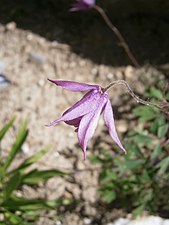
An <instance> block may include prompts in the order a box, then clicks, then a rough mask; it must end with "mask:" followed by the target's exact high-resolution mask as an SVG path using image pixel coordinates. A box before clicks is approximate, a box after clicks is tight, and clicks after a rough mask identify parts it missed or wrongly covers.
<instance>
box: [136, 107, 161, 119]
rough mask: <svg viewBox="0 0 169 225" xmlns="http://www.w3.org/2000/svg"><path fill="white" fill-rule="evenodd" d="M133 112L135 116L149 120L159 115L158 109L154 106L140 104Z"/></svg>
mask: <svg viewBox="0 0 169 225" xmlns="http://www.w3.org/2000/svg"><path fill="white" fill-rule="evenodd" d="M132 112H133V114H134V115H135V116H138V117H139V119H140V121H144V122H145V121H149V120H152V119H154V118H156V116H157V111H155V110H154V108H152V107H150V106H139V107H137V108H136V109H134V110H133V111H132Z"/></svg>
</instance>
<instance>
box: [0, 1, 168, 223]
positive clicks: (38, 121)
mask: <svg viewBox="0 0 169 225" xmlns="http://www.w3.org/2000/svg"><path fill="white" fill-rule="evenodd" d="M0 3H1V7H0V73H1V78H0V128H2V127H3V126H4V125H5V124H6V123H7V122H8V121H9V120H10V119H11V118H12V117H13V116H14V115H15V116H16V121H15V123H14V125H13V128H12V129H11V130H10V133H9V134H8V136H5V138H4V139H3V141H2V142H1V157H2V158H6V157H7V156H8V154H9V147H10V146H11V144H12V143H13V140H14V139H15V135H16V131H17V129H18V127H19V124H20V123H21V121H23V120H24V118H25V117H26V116H29V122H28V129H29V136H28V138H27V139H26V141H25V143H24V144H23V146H22V148H21V152H20V153H19V154H18V155H17V158H16V160H15V163H13V167H14V168H15V167H16V165H19V163H20V162H22V161H23V160H25V159H26V158H28V157H30V156H32V155H33V154H36V153H37V152H38V151H39V149H41V148H43V147H44V146H46V145H48V144H51V149H50V151H49V152H48V153H47V154H46V155H45V156H44V157H43V158H42V159H41V160H40V161H39V162H38V163H37V165H36V166H37V167H38V168H40V169H42V170H43V169H59V170H62V171H65V172H70V173H71V176H68V177H66V178H65V177H53V178H51V179H48V180H47V181H46V182H42V183H40V184H38V185H36V186H28V185H24V186H23V187H22V188H20V193H21V195H24V196H27V197H28V198H35V197H36V198H40V197H43V198H46V199H49V200H50V199H52V200H53V199H58V198H65V199H71V201H72V203H71V204H70V205H69V206H61V207H60V208H59V209H57V210H53V211H52V213H53V214H52V215H54V214H55V212H56V214H57V217H56V216H55V218H54V217H52V215H50V213H48V214H47V213H46V214H42V215H41V217H40V219H38V222H37V224H40V225H42V224H46V225H54V224H64V225H70V224H71V225H76V224H78V225H85V224H114V221H115V220H116V219H118V218H120V217H127V218H129V219H131V218H132V215H133V214H131V213H132V212H133V211H134V210H135V214H139V213H143V214H145V215H151V214H153V215H156V216H161V218H165V219H166V218H168V217H169V207H168V206H167V204H168V203H167V201H168V200H166V199H169V193H168V182H167V179H168V175H167V173H168V165H169V162H168V161H169V160H168V158H167V157H168V154H169V149H168V138H169V137H168V121H167V117H166V114H165V113H162V112H160V111H157V110H155V109H152V108H151V107H147V108H144V107H143V108H137V107H138V106H139V105H138V103H137V102H136V101H135V100H134V99H131V97H130V96H129V95H128V93H127V91H126V90H125V88H124V87H121V86H118V87H117V86H116V87H113V88H112V89H111V90H110V91H109V96H110V100H111V102H112V106H113V110H114V116H115V121H116V127H117V130H118V134H119V136H120V139H121V142H122V143H123V145H124V146H125V147H126V149H127V152H129V154H128V158H125V160H123V158H124V156H123V155H122V154H121V153H120V150H119V149H118V148H116V147H115V145H114V143H113V141H112V140H111V138H110V137H109V135H108V133H107V129H106V127H105V126H104V121H103V119H102V118H101V119H100V121H99V125H98V128H97V131H96V133H95V136H94V138H93V139H92V140H91V142H90V143H89V146H88V150H87V160H86V161H84V160H83V154H82V151H81V149H80V147H79V145H78V141H77V137H76V133H75V132H74V130H73V128H72V127H69V126H67V125H66V124H64V123H61V124H59V125H57V126H56V127H50V128H48V127H45V126H44V125H45V124H48V123H49V122H50V121H53V120H55V119H57V118H58V117H60V116H61V114H62V113H63V112H64V111H65V110H66V109H67V108H68V107H69V106H71V105H72V104H74V103H75V102H76V101H77V100H78V99H79V98H81V97H82V93H76V94H75V93H73V92H68V91H65V90H62V89H61V88H59V87H56V86H55V85H52V84H51V83H49V82H48V81H47V78H51V79H63V80H74V81H78V82H85V83H95V84H99V85H101V86H106V85H108V84H109V83H110V82H111V81H114V80H117V79H125V80H126V81H127V82H128V83H129V84H130V86H131V87H132V89H133V91H134V92H135V93H136V94H137V95H138V96H140V97H141V98H143V99H145V100H148V101H155V102H157V103H164V102H165V101H167V99H168V98H169V96H168V93H169V87H168V78H169V1H168V0H149V1H146V0H145V1H143V0H106V1H104V2H103V1H98V2H97V4H98V5H100V6H102V7H103V8H104V10H105V12H106V13H107V15H108V16H109V18H110V19H111V21H112V22H113V24H114V25H116V26H117V27H118V29H119V30H120V32H121V33H122V34H123V36H124V37H125V40H126V42H127V43H128V45H129V47H130V49H131V51H132V53H133V55H134V56H135V58H136V59H137V61H138V62H139V64H140V65H141V66H140V67H139V68H135V67H133V66H132V64H131V62H130V60H129V58H128V57H127V55H126V53H125V52H124V49H123V48H122V47H121V46H120V44H119V41H118V40H117V38H116V37H115V35H114V33H112V32H111V31H110V30H109V28H108V27H107V26H106V24H105V22H104V21H103V20H102V18H101V17H100V16H99V14H98V13H97V12H96V11H94V10H87V11H82V12H70V11H69V9H70V7H71V4H72V1H68V0H29V1H22V0H13V1H10V0H1V1H0ZM153 110H154V111H153ZM154 115H155V116H154ZM159 121H160V122H159ZM161 127H162V128H161ZM161 130H162V131H161ZM130 138H131V141H130ZM132 138H133V139H132ZM148 138H150V139H151V140H150V139H148ZM151 143H152V144H151ZM137 144H138V145H137ZM149 144H150V146H149ZM154 149H156V152H155V153H153V151H154ZM134 151H136V153H135V155H134V156H133V155H131V152H134ZM139 151H141V153H140V155H141V154H142V156H140V155H139V153H138V152H139ZM105 154H107V155H105ZM137 154H138V155H139V156H138V155H137ZM152 154H154V155H153V157H154V158H152ZM130 156H131V158H130ZM106 157H107V158H106ZM126 157H127V156H126ZM139 157H141V158H139ZM118 160H119V161H118ZM120 160H121V161H120ZM162 160H164V162H163V163H161V164H160V162H162ZM111 161H112V162H113V164H112V163H111ZM146 163H149V164H146ZM164 163H165V165H164ZM126 164H127V166H126V167H125V166H124V165H126ZM144 168H146V170H145V171H143V170H144ZM153 168H155V169H154V170H153ZM122 169H123V170H122ZM157 170H160V172H159V173H158V171H157ZM112 171H114V172H113V173H112ZM126 171H127V172H126ZM142 172H144V174H143V173H142ZM163 174H164V176H163ZM139 176H140V177H142V180H141V179H140V180H137V178H138V177H139ZM126 177H127V178H128V180H127V179H126ZM160 178H161V180H162V181H161V183H158V181H159V179H160ZM163 178H164V180H163ZM125 179H126V180H125ZM120 181H121V183H120ZM137 182H138V183H137ZM135 184H136V185H135ZM106 185H107V186H106ZM132 185H133V186H132ZM139 187H141V189H139ZM132 189H133V193H134V194H133V196H134V197H133V198H132V192H131V191H129V190H132ZM143 190H147V192H146V193H142V191H143ZM156 193H161V195H160V196H158V198H157V195H156ZM163 193H164V195H163ZM119 196H120V197H119ZM138 196H139V197H138ZM137 197H138V198H137ZM165 200H166V201H165ZM151 202H152V203H153V204H152V205H151V204H150V203H151ZM153 205H155V206H154V208H153ZM163 206H164V207H163ZM139 207H140V208H139ZM137 210H138V212H137ZM139 210H140V211H139ZM16 224H17V223H16ZM28 224H29V223H28ZM125 224H127V222H126V223H125ZM159 224H160V223H159Z"/></svg>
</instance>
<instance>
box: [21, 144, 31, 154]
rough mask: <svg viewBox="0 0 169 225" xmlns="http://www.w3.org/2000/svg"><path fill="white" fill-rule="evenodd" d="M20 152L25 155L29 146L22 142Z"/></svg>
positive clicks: (28, 150)
mask: <svg viewBox="0 0 169 225" xmlns="http://www.w3.org/2000/svg"><path fill="white" fill-rule="evenodd" d="M22 152H23V153H24V154H25V155H28V154H29V152H30V148H29V145H28V143H24V144H23V145H22Z"/></svg>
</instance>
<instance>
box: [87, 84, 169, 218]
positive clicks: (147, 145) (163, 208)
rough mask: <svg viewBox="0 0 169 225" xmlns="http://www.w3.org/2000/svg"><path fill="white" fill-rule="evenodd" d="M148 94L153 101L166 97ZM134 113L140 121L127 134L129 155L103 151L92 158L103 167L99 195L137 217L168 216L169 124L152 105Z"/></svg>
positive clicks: (136, 109)
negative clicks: (148, 215)
mask: <svg viewBox="0 0 169 225" xmlns="http://www.w3.org/2000/svg"><path fill="white" fill-rule="evenodd" d="M148 94H149V96H152V100H151V101H154V102H157V99H158V101H159V99H161V100H162V99H163V98H164V97H163V94H162V92H161V91H160V90H159V89H158V88H155V87H153V88H150V89H149V90H148ZM165 99H166V100H169V95H168V94H167V96H165ZM132 113H133V114H134V115H135V116H136V117H137V118H139V121H140V122H139V123H138V126H137V127H136V128H134V129H135V130H134V131H130V132H128V133H127V135H126V137H127V143H126V149H127V154H126V155H122V156H120V155H117V156H115V157H112V154H111V153H110V152H108V150H106V149H102V150H101V154H100V155H99V156H93V157H92V159H91V161H92V162H93V163H97V164H100V165H101V172H100V177H99V182H100V188H99V194H100V196H101V199H102V201H103V202H104V203H107V204H108V205H110V206H113V207H120V208H124V209H125V210H126V211H128V212H133V215H135V216H136V215H139V214H142V213H143V211H148V212H149V213H157V214H158V213H159V214H160V213H161V214H165V213H169V202H168V197H169V195H168V193H169V192H168V190H169V137H168V135H169V123H168V121H167V118H166V116H165V114H164V113H162V112H161V111H160V110H159V109H156V108H153V107H150V106H146V105H142V106H138V107H136V108H135V109H133V111H132Z"/></svg>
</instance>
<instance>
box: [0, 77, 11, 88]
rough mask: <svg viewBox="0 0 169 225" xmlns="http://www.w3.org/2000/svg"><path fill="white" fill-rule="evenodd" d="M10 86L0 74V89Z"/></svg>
mask: <svg viewBox="0 0 169 225" xmlns="http://www.w3.org/2000/svg"><path fill="white" fill-rule="evenodd" d="M8 84H10V81H9V80H8V79H7V78H6V76H5V75H3V74H0V89H3V88H5V87H7V86H8Z"/></svg>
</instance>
